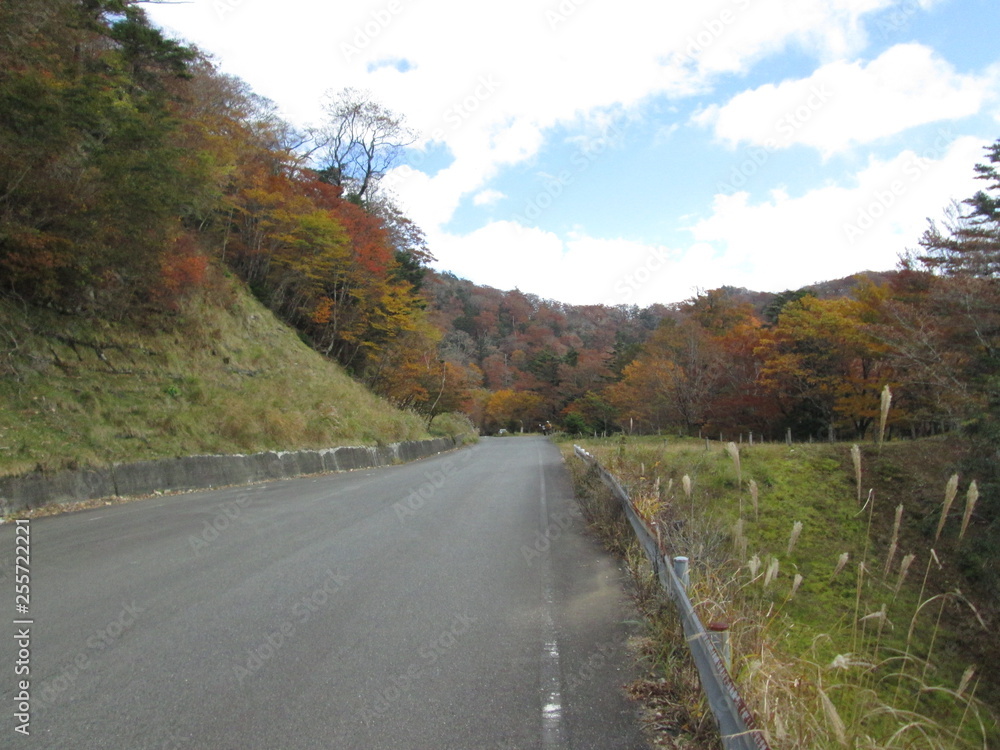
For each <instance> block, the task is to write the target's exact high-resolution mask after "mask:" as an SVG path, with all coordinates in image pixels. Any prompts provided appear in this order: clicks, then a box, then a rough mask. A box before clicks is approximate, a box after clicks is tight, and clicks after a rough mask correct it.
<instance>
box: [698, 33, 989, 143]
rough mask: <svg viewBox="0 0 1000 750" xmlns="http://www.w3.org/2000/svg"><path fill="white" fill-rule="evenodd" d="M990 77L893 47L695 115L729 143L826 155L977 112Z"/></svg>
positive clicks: (914, 47)
mask: <svg viewBox="0 0 1000 750" xmlns="http://www.w3.org/2000/svg"><path fill="white" fill-rule="evenodd" d="M994 85H995V79H994V77H993V76H989V75H987V76H983V77H974V76H968V75H961V74H958V73H956V72H955V69H954V68H953V67H952V66H951V65H950V64H949V63H948V62H947V61H945V60H943V59H941V58H940V57H938V56H937V55H936V54H935V53H934V51H933V50H932V49H930V48H929V47H926V46H923V45H920V44H901V45H896V46H894V47H892V48H891V49H889V50H887V51H886V52H884V53H883V54H882V55H880V56H879V57H878V58H876V59H875V60H872V61H871V62H870V63H868V64H867V65H865V64H862V63H860V62H846V61H837V62H833V63H830V64H828V65H824V66H823V67H821V68H819V69H818V70H816V72H815V73H813V74H812V75H811V76H809V77H808V78H802V79H798V80H789V81H783V82H782V83H779V84H777V85H775V84H765V85H763V86H760V87H758V88H756V89H753V90H749V91H745V92H743V93H741V94H738V95H737V96H735V97H733V98H732V99H731V100H730V101H729V102H727V103H726V104H723V105H712V106H710V107H707V108H706V109H704V110H703V111H701V112H700V113H699V114H697V115H696V116H695V118H694V121H695V122H696V123H698V124H700V125H708V126H712V127H713V128H714V131H715V134H716V136H717V137H719V138H720V139H722V140H724V141H726V142H727V143H729V144H731V145H736V144H738V143H741V142H749V143H752V144H754V145H758V146H764V147H765V148H769V149H775V148H787V147H789V146H792V145H794V144H803V145H806V146H810V147H813V148H816V149H818V150H820V151H821V152H822V153H823V154H825V155H829V154H832V153H834V152H838V151H843V150H845V149H847V148H850V147H851V146H853V145H855V144H860V143H870V142H872V141H875V140H877V139H879V138H882V137H885V136H889V135H894V134H896V133H899V132H902V131H904V130H906V129H908V128H912V127H915V126H917V125H923V124H926V123H929V122H936V121H940V120H953V119H957V118H961V117H964V116H967V115H972V114H975V113H977V112H979V111H980V109H981V108H982V107H983V105H984V103H985V102H986V101H987V99H988V98H989V96H990V92H991V89H992V88H993V87H994Z"/></svg>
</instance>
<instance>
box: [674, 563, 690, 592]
mask: <svg viewBox="0 0 1000 750" xmlns="http://www.w3.org/2000/svg"><path fill="white" fill-rule="evenodd" d="M674 575H676V576H677V580H679V581H680V582H681V585H682V586H683V587H684V592H685V593H687V590H688V587H689V586H690V585H691V567H690V561H689V560H688V559H687V558H686V557H675V558H674Z"/></svg>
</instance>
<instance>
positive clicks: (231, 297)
mask: <svg viewBox="0 0 1000 750" xmlns="http://www.w3.org/2000/svg"><path fill="white" fill-rule="evenodd" d="M212 285H213V288H212V293H211V294H210V295H208V294H206V295H202V294H195V295H192V296H191V297H189V298H188V299H186V300H185V301H184V303H183V306H182V308H181V310H180V312H178V313H175V314H170V315H158V316H156V317H151V318H147V319H146V321H145V323H143V324H137V323H135V322H132V321H122V322H114V321H106V320H95V319H93V318H89V317H84V316H78V315H66V314H64V313H60V312H55V311H53V310H48V309H42V308H28V307H26V306H24V305H21V304H18V303H16V302H12V301H9V300H7V301H0V331H2V343H0V402H2V403H3V404H4V408H3V409H2V410H0V474H21V473H24V472H26V471H32V470H35V469H45V470H58V469H66V468H77V467H83V466H88V465H91V466H100V465H106V464H108V463H110V462H114V461H132V460H140V459H150V458H163V457H173V456H183V455H192V454H200V453H247V452H255V451H262V450H295V449H302V448H323V447H330V446H334V445H344V444H350V445H359V444H365V445H373V444H377V443H391V442H396V441H400V440H414V439H422V438H425V437H428V436H429V434H428V428H427V420H426V418H425V417H423V416H421V415H417V414H416V413H413V412H408V411H402V410H399V409H397V408H395V407H394V406H393V405H392V404H390V403H389V402H388V401H387V400H386V399H384V398H381V397H379V396H376V395H374V394H372V393H371V392H370V391H369V390H367V389H366V388H365V387H364V386H363V385H362V384H360V383H358V382H356V381H355V380H353V379H352V378H351V377H349V376H348V375H347V374H346V373H345V372H344V371H343V369H342V368H341V367H340V366H339V365H337V364H336V363H334V362H331V361H330V360H328V359H325V358H324V357H322V356H320V355H319V354H318V353H317V352H315V351H314V350H313V349H311V348H310V347H309V346H308V345H306V344H305V343H304V342H303V341H302V340H301V339H300V337H299V336H298V335H297V334H296V333H295V332H294V331H293V330H292V329H290V328H289V327H288V326H286V325H284V324H282V323H281V322H280V321H278V320H277V319H276V318H275V317H274V316H273V315H272V314H271V313H270V312H269V311H268V310H267V309H266V308H265V307H264V306H263V305H262V304H261V303H260V302H258V301H257V300H256V299H255V298H254V297H253V295H251V294H250V293H249V292H248V291H247V290H246V289H245V288H244V287H243V285H242V284H241V283H240V282H238V281H237V280H235V279H233V278H227V275H225V274H223V273H217V274H215V276H214V280H213V281H212ZM220 300H223V301H224V302H220ZM470 430H471V425H470V424H469V422H468V420H467V419H466V418H465V417H464V416H463V415H461V414H457V415H453V414H443V415H440V416H437V417H436V419H434V421H433V422H432V424H431V427H430V433H431V434H432V435H435V436H436V435H444V434H459V433H464V432H469V431H470Z"/></svg>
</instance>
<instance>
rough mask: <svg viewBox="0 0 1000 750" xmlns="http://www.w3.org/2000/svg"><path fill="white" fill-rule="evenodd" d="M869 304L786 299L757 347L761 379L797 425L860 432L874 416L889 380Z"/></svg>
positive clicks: (860, 434)
mask: <svg viewBox="0 0 1000 750" xmlns="http://www.w3.org/2000/svg"><path fill="white" fill-rule="evenodd" d="M874 310H875V308H874V307H873V306H872V305H871V304H868V303H867V302H864V301H860V300H858V299H847V298H841V299H832V300H820V299H817V298H816V297H813V296H806V297H803V298H802V299H800V300H797V301H795V302H792V303H790V304H788V305H787V306H786V307H785V309H784V310H783V311H782V313H781V316H780V318H779V319H778V324H777V325H776V326H775V327H774V328H773V329H772V331H771V332H770V335H769V336H767V337H765V338H764V339H763V340H762V343H761V345H760V346H759V347H758V349H757V353H758V354H759V355H760V356H761V357H762V358H763V360H764V365H763V369H762V371H761V375H760V382H761V384H762V385H764V386H765V387H766V388H768V389H770V390H771V392H772V393H774V394H775V396H776V398H777V399H778V400H779V403H780V404H781V405H782V409H783V411H784V413H785V417H786V420H787V421H789V422H790V423H791V425H790V426H794V427H796V428H798V429H804V430H806V431H807V432H810V433H818V432H821V431H823V430H824V429H825V430H827V431H829V434H830V435H831V436H832V435H833V434H835V430H836V428H837V427H838V426H839V427H847V428H849V429H851V430H852V431H853V432H854V434H855V435H856V436H857V437H859V438H861V437H864V435H865V433H866V432H867V431H868V429H869V428H870V427H871V425H872V424H873V423H874V422H875V421H876V420H877V419H878V415H879V399H880V394H881V392H882V388H883V387H884V386H885V385H886V384H887V383H888V382H889V380H890V379H891V375H892V372H891V368H890V367H889V365H888V360H887V359H886V347H885V346H884V345H883V344H882V343H880V342H879V341H878V340H877V339H876V338H875V337H874V336H873V335H872V333H871V330H870V328H869V325H870V324H871V322H872V316H873V314H874Z"/></svg>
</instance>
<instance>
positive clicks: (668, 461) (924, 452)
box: [571, 439, 1000, 748]
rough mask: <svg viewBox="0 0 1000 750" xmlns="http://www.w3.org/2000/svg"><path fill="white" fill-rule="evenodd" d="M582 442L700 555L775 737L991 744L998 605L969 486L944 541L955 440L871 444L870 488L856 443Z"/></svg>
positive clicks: (779, 742) (697, 586) (676, 543)
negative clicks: (967, 555) (959, 562)
mask: <svg viewBox="0 0 1000 750" xmlns="http://www.w3.org/2000/svg"><path fill="white" fill-rule="evenodd" d="M584 447H585V448H587V450H589V451H591V452H593V453H594V454H595V455H597V457H598V458H599V460H600V461H601V462H602V463H603V464H604V465H605V466H606V467H607V468H608V469H610V470H611V471H612V472H614V473H615V474H616V475H618V476H619V477H620V478H621V479H622V480H623V481H624V484H625V486H626V487H627V489H628V490H629V492H630V494H631V495H632V497H633V499H634V500H635V501H636V504H637V505H638V506H639V508H640V509H641V511H642V512H643V513H644V514H645V515H646V516H647V517H648V518H651V519H656V520H657V521H658V523H659V525H660V528H661V529H662V530H663V531H664V537H665V539H666V542H667V544H668V546H669V548H670V549H671V550H672V551H673V554H684V555H687V556H688V557H690V558H691V560H692V563H693V568H692V597H691V598H692V600H693V601H695V602H696V606H697V608H698V609H699V614H700V615H701V617H702V620H703V621H704V622H709V621H719V620H723V621H727V622H729V623H730V625H731V634H732V638H733V646H734V648H733V650H734V673H735V674H734V676H735V677H736V679H737V681H738V682H739V684H740V686H741V690H742V692H743V694H744V696H745V697H746V699H747V700H748V702H749V703H750V704H751V705H752V706H753V708H754V710H755V713H756V714H757V717H758V720H759V721H760V723H761V724H763V725H764V726H765V728H766V729H767V730H768V732H769V734H770V736H771V739H772V742H773V745H774V746H775V747H781V748H826V747H831V748H835V747H851V748H904V747H905V748H916V747H921V748H923V747H926V748H963V747H969V748H972V747H987V746H990V745H992V744H994V743H996V741H997V739H998V736H1000V735H998V733H997V726H996V720H995V718H994V717H993V716H991V715H990V712H989V710H988V709H987V708H986V706H987V705H996V698H997V695H998V690H997V687H998V682H1000V680H998V677H997V675H996V674H995V672H994V671H992V670H991V669H990V666H991V664H992V663H993V661H994V659H995V657H996V645H995V643H993V641H994V639H993V638H992V637H991V634H992V632H994V628H993V625H994V624H995V622H994V620H995V613H994V612H993V611H992V609H993V608H994V607H995V605H992V603H987V602H984V601H981V600H979V601H977V600H976V597H975V596H974V595H973V593H972V592H970V591H969V590H968V587H966V589H965V590H964V591H963V589H962V588H961V587H960V586H959V585H958V584H959V582H960V579H959V577H958V574H957V570H956V564H955V560H956V559H957V558H958V555H957V550H958V548H959V547H960V546H961V544H962V540H959V539H958V532H959V526H960V518H961V516H962V515H963V511H962V508H961V502H960V501H956V502H955V504H954V506H953V510H952V513H951V516H950V518H949V519H948V521H947V522H946V525H945V531H944V533H942V535H941V537H940V538H939V539H937V540H935V539H934V532H935V531H936V527H937V524H938V520H939V518H940V516H941V498H942V497H943V495H944V488H945V484H946V482H947V480H948V478H949V477H950V476H951V475H952V473H953V472H954V466H955V465H957V463H958V461H959V458H960V447H956V446H955V445H954V444H952V443H946V442H943V441H927V442H923V443H920V442H918V443H898V444H890V445H887V446H885V449H884V451H883V453H882V454H881V455H878V456H877V455H875V451H874V449H873V448H872V449H867V450H863V451H861V484H860V487H861V492H860V495H861V501H860V502H859V501H858V494H859V492H858V486H859V485H858V483H857V479H856V476H857V475H856V472H855V466H854V462H853V460H852V457H851V448H850V446H845V445H832V446H831V445H797V446H794V447H791V448H789V447H787V446H785V445H757V446H753V447H750V446H742V447H740V449H739V450H738V457H739V461H738V462H737V461H736V460H735V458H736V455H737V451H733V452H732V453H731V452H729V451H727V450H726V449H725V447H724V446H720V445H719V444H718V443H715V444H711V445H708V446H706V443H705V442H703V441H684V440H670V441H668V442H665V441H663V440H661V439H628V440H620V439H618V440H608V441H585V442H584ZM735 447H736V446H734V448H735ZM571 463H572V462H571ZM900 506H902V510H901V511H898V510H897V509H898V508H899V507H900ZM897 513H898V514H899V515H898V518H899V520H898V522H897V520H896V519H897ZM668 635H669V634H668ZM670 637H676V634H672V635H670ZM678 642H681V641H678ZM661 648H662V649H667V648H670V646H668V645H667V644H663V645H662V646H661ZM667 679H670V677H669V674H668V675H667ZM682 683H683V681H682ZM681 686H682V685H681ZM695 710H696V711H698V710H700V709H698V708H696V709H695Z"/></svg>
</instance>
